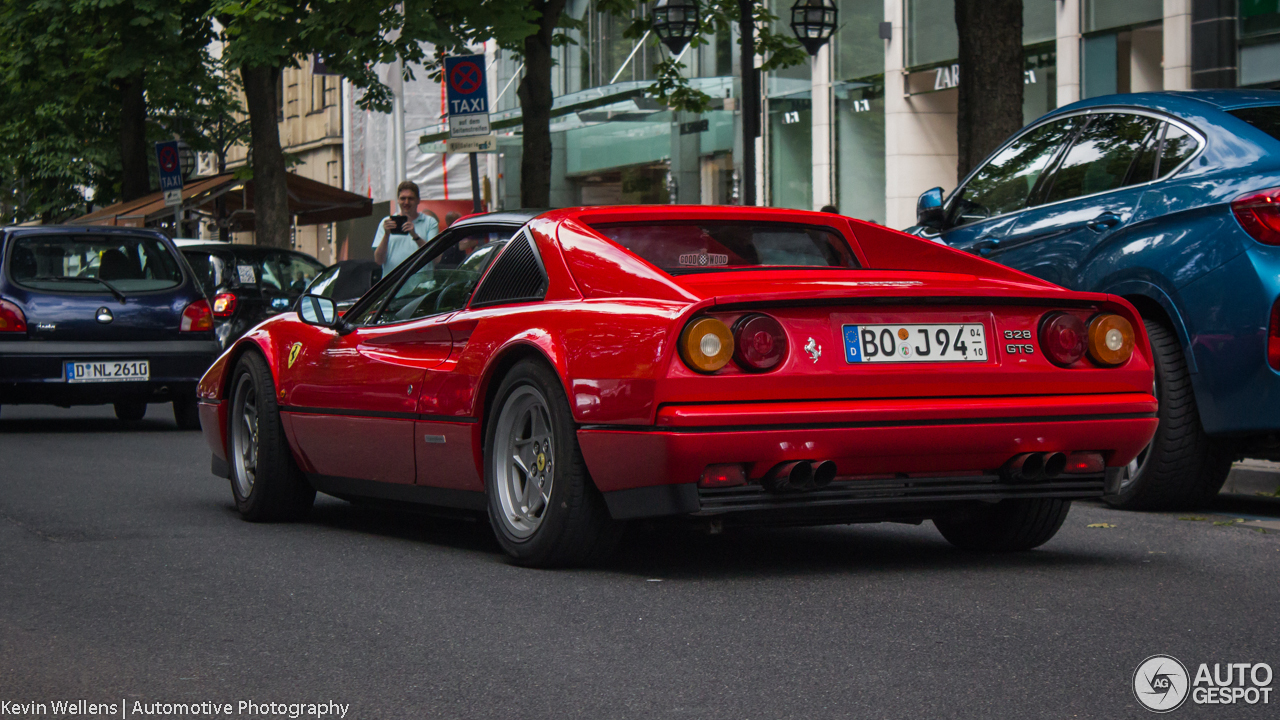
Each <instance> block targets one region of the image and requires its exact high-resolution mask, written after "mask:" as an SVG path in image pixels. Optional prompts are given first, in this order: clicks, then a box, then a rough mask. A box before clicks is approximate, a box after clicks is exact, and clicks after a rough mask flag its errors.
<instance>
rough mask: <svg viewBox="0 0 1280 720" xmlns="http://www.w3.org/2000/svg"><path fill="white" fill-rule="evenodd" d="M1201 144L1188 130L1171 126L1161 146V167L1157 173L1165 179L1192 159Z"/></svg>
mask: <svg viewBox="0 0 1280 720" xmlns="http://www.w3.org/2000/svg"><path fill="white" fill-rule="evenodd" d="M1199 146H1200V143H1199V141H1197V140H1196V139H1195V138H1194V137H1192V136H1191V135H1190V134H1189V133H1187V131H1186V130H1183V129H1182V128H1180V127H1178V126H1176V125H1170V126H1169V129H1168V130H1166V131H1165V133H1164V142H1163V143H1162V144H1161V146H1160V167H1159V168H1157V170H1156V172H1157V173H1158V175H1159V177H1164V176H1165V175H1168V174H1169V173H1171V172H1173V171H1174V170H1175V169H1177V167H1178V166H1179V165H1181V164H1182V163H1183V161H1184V160H1186V159H1187V158H1189V157H1191V156H1192V155H1193V154H1194V153H1195V151H1196V149H1197V148H1199Z"/></svg>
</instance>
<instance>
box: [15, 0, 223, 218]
mask: <svg viewBox="0 0 1280 720" xmlns="http://www.w3.org/2000/svg"><path fill="white" fill-rule="evenodd" d="M203 15H204V8H203V6H201V5H200V4H199V3H197V2H193V1H191V0H185V1H181V2H175V1H174V0H0V38H3V41H0V192H2V193H3V195H2V196H0V206H2V208H0V209H2V211H3V215H4V217H3V221H5V222H15V221H18V222H20V221H24V220H28V219H32V218H43V219H45V220H57V219H62V218H66V217H69V216H71V215H74V214H76V213H77V212H79V211H81V210H83V206H84V202H85V198H84V196H83V195H84V193H85V192H91V193H92V195H93V201H94V202H95V203H96V204H99V205H102V204H106V203H109V202H113V201H115V200H117V199H122V198H123V199H128V198H132V197H137V196H139V195H141V194H145V193H146V192H148V191H149V190H150V188H151V173H150V169H149V163H150V156H151V154H152V153H151V144H150V141H151V140H160V139H170V138H172V137H174V136H175V134H177V133H179V132H181V131H182V130H184V126H185V128H191V127H192V126H193V125H194V124H196V121H197V119H199V118H203V113H204V112H205V110H204V108H205V106H206V105H208V104H209V102H210V100H211V99H215V98H217V97H219V96H220V95H222V94H223V93H224V88H223V87H222V86H221V84H220V83H219V82H217V80H216V77H215V74H214V71H215V68H214V66H213V64H212V61H211V60H210V58H209V57H208V56H207V53H206V51H205V48H206V46H207V45H208V42H209V40H210V38H211V37H212V35H211V28H210V24H209V23H208V22H207V21H205V20H204V19H203ZM193 139H194V140H195V142H193V144H194V145H200V144H201V141H200V139H199V138H198V137H196V138H193Z"/></svg>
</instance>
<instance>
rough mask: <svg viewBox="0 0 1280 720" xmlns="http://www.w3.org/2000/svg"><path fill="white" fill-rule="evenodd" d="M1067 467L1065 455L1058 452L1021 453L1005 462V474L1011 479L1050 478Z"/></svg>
mask: <svg viewBox="0 0 1280 720" xmlns="http://www.w3.org/2000/svg"><path fill="white" fill-rule="evenodd" d="M1066 469H1067V456H1066V454H1065V453H1060V452H1047V453H1022V454H1021V455H1014V456H1013V457H1012V458H1011V459H1010V460H1009V462H1007V463H1005V466H1004V471H1005V474H1006V475H1007V476H1008V477H1009V478H1010V479H1013V480H1021V481H1024V482H1033V481H1036V480H1052V479H1053V478H1056V477H1058V476H1059V475H1061V474H1062V472H1063V471H1064V470H1066Z"/></svg>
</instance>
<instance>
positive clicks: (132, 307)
mask: <svg viewBox="0 0 1280 720" xmlns="http://www.w3.org/2000/svg"><path fill="white" fill-rule="evenodd" d="M218 352H219V346H218V343H217V342H216V341H215V339H214V335H213V313H212V310H211V308H210V307H209V301H208V299H206V297H205V294H204V290H203V289H202V288H201V287H200V285H199V283H198V282H197V281H196V279H195V277H193V276H192V274H191V272H190V270H189V269H188V268H187V266H186V264H185V263H183V262H182V258H181V257H180V256H179V255H178V253H177V250H176V249H175V248H174V246H173V243H172V242H171V241H170V240H169V239H168V238H166V237H165V236H164V235H161V234H160V233H157V232H152V231H149V230H139V229H132V228H100V227H59V226H48V227H31V228H4V229H0V404H19V403H39V404H51V405H61V406H64V407H69V406H71V405H95V404H101V403H113V404H114V405H115V411H116V416H117V417H119V418H120V419H121V420H126V421H132V420H140V419H141V418H142V416H143V415H144V414H146V411H147V403H159V402H172V403H173V414H174V418H175V419H176V420H177V423H178V426H179V427H181V428H184V429H195V428H198V427H200V421H199V417H198V414H197V411H196V393H195V388H196V382H197V381H198V380H199V379H200V376H201V375H203V374H204V371H205V370H206V369H207V368H208V367H209V365H210V363H212V362H213V360H214V358H216V357H217V356H218Z"/></svg>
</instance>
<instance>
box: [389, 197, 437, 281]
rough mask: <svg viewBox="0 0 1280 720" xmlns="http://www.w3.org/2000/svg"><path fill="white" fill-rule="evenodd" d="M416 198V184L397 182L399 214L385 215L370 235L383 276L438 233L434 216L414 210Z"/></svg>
mask: <svg viewBox="0 0 1280 720" xmlns="http://www.w3.org/2000/svg"><path fill="white" fill-rule="evenodd" d="M418 200H419V194H418V185H417V184H416V183H414V182H413V181H411V180H405V181H404V182H402V183H400V186H399V187H397V188H396V204H397V205H399V206H400V214H399V215H391V216H389V217H387V218H385V219H384V220H383V221H382V224H381V225H379V226H378V233H377V234H376V235H374V237H373V261H374V262H376V263H379V264H381V265H382V274H383V276H384V277H385V276H386V275H387V274H388V273H390V272H391V271H392V270H394V269H395V267H396V266H397V265H399V264H400V263H402V262H404V260H405V258H407V257H409V256H410V255H412V254H413V253H414V252H415V251H417V249H418V248H420V247H422V246H423V245H426V244H427V241H428V240H430V239H431V238H433V237H435V235H436V233H437V232H439V224H438V223H437V222H436V219H435V218H434V217H432V216H430V215H428V214H427V213H420V212H418Z"/></svg>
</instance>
